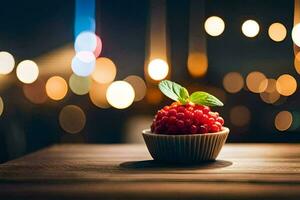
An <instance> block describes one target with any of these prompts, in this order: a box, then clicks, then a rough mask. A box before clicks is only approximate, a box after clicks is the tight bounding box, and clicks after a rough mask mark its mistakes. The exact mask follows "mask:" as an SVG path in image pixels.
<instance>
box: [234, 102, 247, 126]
mask: <svg viewBox="0 0 300 200" xmlns="http://www.w3.org/2000/svg"><path fill="white" fill-rule="evenodd" d="M229 118H230V121H231V123H232V124H233V125H235V126H240V127H241V126H245V125H247V124H248V123H249V121H250V119H251V112H250V110H249V109H248V108H247V107H246V106H243V105H238V106H235V107H233V108H232V109H231V110H230V113H229Z"/></svg>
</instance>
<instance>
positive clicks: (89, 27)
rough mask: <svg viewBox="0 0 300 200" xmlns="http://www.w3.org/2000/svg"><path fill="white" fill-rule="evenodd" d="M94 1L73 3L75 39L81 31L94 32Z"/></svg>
mask: <svg viewBox="0 0 300 200" xmlns="http://www.w3.org/2000/svg"><path fill="white" fill-rule="evenodd" d="M95 30H96V23H95V0H76V1H75V26H74V36H75V38H76V37H77V36H78V35H79V34H80V33H81V32H83V31H88V32H93V33H94V32H95Z"/></svg>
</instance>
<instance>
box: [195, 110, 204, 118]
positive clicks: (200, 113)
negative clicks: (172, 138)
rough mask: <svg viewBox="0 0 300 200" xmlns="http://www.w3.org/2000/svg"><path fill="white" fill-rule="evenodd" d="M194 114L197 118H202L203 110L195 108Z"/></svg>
mask: <svg viewBox="0 0 300 200" xmlns="http://www.w3.org/2000/svg"><path fill="white" fill-rule="evenodd" d="M194 115H195V117H196V118H197V119H201V117H202V115H203V112H202V110H195V112H194Z"/></svg>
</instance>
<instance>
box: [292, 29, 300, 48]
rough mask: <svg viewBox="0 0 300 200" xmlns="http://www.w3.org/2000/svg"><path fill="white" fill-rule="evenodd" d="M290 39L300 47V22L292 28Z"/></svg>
mask: <svg viewBox="0 0 300 200" xmlns="http://www.w3.org/2000/svg"><path fill="white" fill-rule="evenodd" d="M292 39H293V41H294V43H295V44H296V45H297V46H298V47H300V23H299V24H296V25H295V26H294V27H293V30H292Z"/></svg>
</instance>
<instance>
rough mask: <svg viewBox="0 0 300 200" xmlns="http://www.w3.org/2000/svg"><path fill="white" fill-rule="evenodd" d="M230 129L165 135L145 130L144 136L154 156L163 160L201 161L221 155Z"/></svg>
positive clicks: (211, 159)
mask: <svg viewBox="0 0 300 200" xmlns="http://www.w3.org/2000/svg"><path fill="white" fill-rule="evenodd" d="M228 134H229V129H228V128H226V127H223V129H222V130H221V131H219V132H216V133H204V134H184V135H183V134H181V135H165V134H155V133H152V132H151V131H150V129H146V130H143V138H144V140H145V143H146V145H147V148H148V150H149V153H150V154H151V156H152V158H153V159H154V160H157V161H161V162H175V163H199V162H205V161H213V160H215V159H216V158H217V156H218V155H219V153H220V151H221V149H222V147H223V145H224V144H225V141H226V139H227V136H228Z"/></svg>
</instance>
